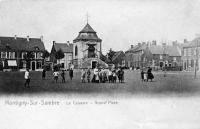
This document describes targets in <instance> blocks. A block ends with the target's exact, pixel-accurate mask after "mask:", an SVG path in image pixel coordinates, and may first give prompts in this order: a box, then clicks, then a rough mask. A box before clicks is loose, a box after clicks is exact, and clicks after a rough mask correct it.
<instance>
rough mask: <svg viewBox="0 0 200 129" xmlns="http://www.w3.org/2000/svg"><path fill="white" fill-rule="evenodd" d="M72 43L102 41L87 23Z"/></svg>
mask: <svg viewBox="0 0 200 129" xmlns="http://www.w3.org/2000/svg"><path fill="white" fill-rule="evenodd" d="M73 41H74V42H77V41H97V42H101V41H102V40H101V39H100V38H99V37H98V36H97V34H96V32H95V31H94V30H93V29H92V27H91V26H90V25H89V24H88V23H87V24H86V26H85V27H84V28H83V29H82V30H81V31H80V32H79V34H78V36H77V37H76V38H75V39H74V40H73Z"/></svg>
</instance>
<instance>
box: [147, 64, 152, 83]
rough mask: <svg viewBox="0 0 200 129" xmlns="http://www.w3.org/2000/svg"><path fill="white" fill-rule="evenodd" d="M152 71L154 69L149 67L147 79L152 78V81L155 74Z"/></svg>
mask: <svg viewBox="0 0 200 129" xmlns="http://www.w3.org/2000/svg"><path fill="white" fill-rule="evenodd" d="M151 71H152V69H151V68H150V67H149V68H148V70H147V81H148V79H150V80H151V81H152V79H154V76H153V74H152V72H151Z"/></svg>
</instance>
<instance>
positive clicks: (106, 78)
mask: <svg viewBox="0 0 200 129" xmlns="http://www.w3.org/2000/svg"><path fill="white" fill-rule="evenodd" d="M117 79H118V80H119V82H121V83H122V82H124V71H123V69H122V68H119V69H118V70H116V69H112V70H111V69H104V68H102V69H101V68H97V67H96V68H94V71H93V76H92V78H91V70H90V68H88V69H82V70H81V81H82V82H83V83H84V82H86V80H87V82H88V83H90V82H93V83H105V82H109V83H111V82H113V83H116V81H117Z"/></svg>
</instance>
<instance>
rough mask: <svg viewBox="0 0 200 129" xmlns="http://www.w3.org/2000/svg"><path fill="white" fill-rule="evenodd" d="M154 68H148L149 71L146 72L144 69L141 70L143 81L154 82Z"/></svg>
mask: <svg viewBox="0 0 200 129" xmlns="http://www.w3.org/2000/svg"><path fill="white" fill-rule="evenodd" d="M151 71H152V68H150V67H148V69H147V70H146V71H144V70H143V69H142V70H141V79H142V81H147V82H148V80H151V81H152V80H153V79H154V76H153V74H152V72H151Z"/></svg>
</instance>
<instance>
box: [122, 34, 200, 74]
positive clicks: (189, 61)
mask: <svg viewBox="0 0 200 129" xmlns="http://www.w3.org/2000/svg"><path fill="white" fill-rule="evenodd" d="M199 51H200V38H199V37H198V38H195V39H193V40H192V41H187V40H186V39H185V40H184V42H183V43H178V42H177V41H174V42H172V44H171V45H167V44H166V43H162V44H161V45H158V44H157V42H156V41H152V42H147V43H145V42H144V43H138V44H137V45H135V46H134V45H131V48H130V49H129V50H127V51H126V52H125V56H124V60H125V66H126V67H128V68H130V67H131V68H136V69H137V68H143V67H152V68H154V69H163V68H168V69H169V70H173V69H174V70H188V71H192V70H194V69H195V67H196V69H197V70H199V68H200V62H199V57H200V56H199V55H200V52H199Z"/></svg>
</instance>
